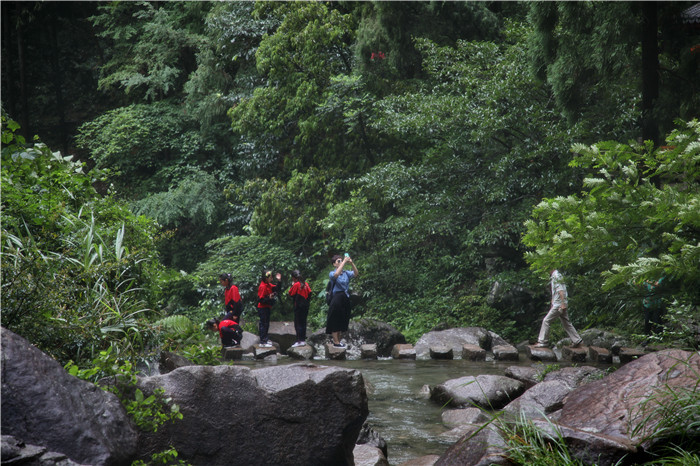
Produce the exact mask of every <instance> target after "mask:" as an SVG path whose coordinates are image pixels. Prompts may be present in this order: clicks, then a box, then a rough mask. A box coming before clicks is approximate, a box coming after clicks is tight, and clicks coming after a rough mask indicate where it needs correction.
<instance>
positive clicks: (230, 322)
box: [219, 319, 238, 338]
mask: <svg viewBox="0 0 700 466" xmlns="http://www.w3.org/2000/svg"><path fill="white" fill-rule="evenodd" d="M234 325H238V322H236V321H235V320H228V319H226V320H222V321H221V322H219V336H220V337H221V338H224V336H223V334H222V333H221V329H222V328H224V327H233V326H234Z"/></svg>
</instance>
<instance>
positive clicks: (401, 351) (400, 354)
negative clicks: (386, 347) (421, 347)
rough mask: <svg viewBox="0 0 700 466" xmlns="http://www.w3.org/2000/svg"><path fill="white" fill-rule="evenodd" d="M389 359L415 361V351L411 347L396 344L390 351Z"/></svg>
mask: <svg viewBox="0 0 700 466" xmlns="http://www.w3.org/2000/svg"><path fill="white" fill-rule="evenodd" d="M391 357H392V358H394V359H416V349H415V348H414V347H413V345H409V344H397V345H394V347H393V348H392V350H391Z"/></svg>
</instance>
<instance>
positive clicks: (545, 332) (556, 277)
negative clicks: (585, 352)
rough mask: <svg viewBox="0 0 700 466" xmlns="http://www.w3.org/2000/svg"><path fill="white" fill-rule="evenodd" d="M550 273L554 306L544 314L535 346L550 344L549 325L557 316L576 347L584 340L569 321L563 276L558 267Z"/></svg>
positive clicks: (543, 346)
mask: <svg viewBox="0 0 700 466" xmlns="http://www.w3.org/2000/svg"><path fill="white" fill-rule="evenodd" d="M549 275H550V286H551V289H552V306H551V307H550V308H549V312H548V313H547V315H546V316H544V320H543V321H542V327H541V328H540V335H539V338H538V339H537V344H536V345H535V347H537V348H546V347H547V346H549V326H550V325H551V324H552V321H553V320H554V319H556V318H557V317H559V319H560V320H561V324H562V325H563V326H564V330H565V331H566V333H567V335H569V338H571V341H572V342H573V345H572V346H573V347H574V348H576V347H578V346H581V343H582V342H583V340H582V339H581V337H580V336H579V334H578V332H576V329H575V328H574V326H573V325H571V322H570V321H569V314H568V312H566V310H567V307H568V305H567V303H568V299H569V296H568V295H567V294H566V285H564V283H563V281H562V280H563V279H562V276H561V274H560V273H559V271H558V270H556V269H554V270H552V271H551V272H550V273H549Z"/></svg>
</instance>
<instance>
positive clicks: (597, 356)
mask: <svg viewBox="0 0 700 466" xmlns="http://www.w3.org/2000/svg"><path fill="white" fill-rule="evenodd" d="M588 360H589V361H590V362H593V363H596V362H597V363H601V364H612V362H613V360H612V353H611V352H610V350H608V349H607V348H601V347H600V346H589V347H588Z"/></svg>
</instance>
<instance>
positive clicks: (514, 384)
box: [430, 375, 525, 409]
mask: <svg viewBox="0 0 700 466" xmlns="http://www.w3.org/2000/svg"><path fill="white" fill-rule="evenodd" d="M524 390H525V385H524V384H523V383H522V382H520V381H518V380H515V379H511V378H510V377H505V376H502V375H478V376H476V377H473V376H466V377H460V378H458V379H451V380H448V381H446V382H444V383H442V384H440V385H436V386H435V387H433V388H432V389H431V391H430V398H431V399H432V400H434V401H437V402H438V403H441V404H448V405H449V406H452V407H457V408H459V407H479V408H484V409H500V408H502V407H503V406H505V405H506V404H508V403H510V402H511V401H512V400H514V399H516V398H517V397H518V396H520V394H521V393H522V392H523V391H524Z"/></svg>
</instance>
